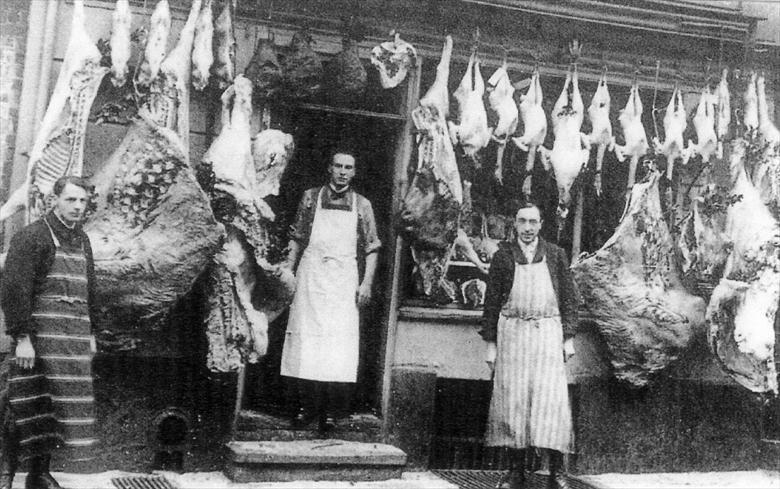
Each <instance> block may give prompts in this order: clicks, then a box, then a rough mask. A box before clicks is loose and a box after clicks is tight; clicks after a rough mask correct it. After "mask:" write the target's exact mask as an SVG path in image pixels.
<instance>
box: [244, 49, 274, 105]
mask: <svg viewBox="0 0 780 489" xmlns="http://www.w3.org/2000/svg"><path fill="white" fill-rule="evenodd" d="M244 71H245V72H246V73H245V76H246V77H247V78H249V80H250V81H251V82H252V87H253V93H254V94H255V96H258V97H262V98H264V99H267V98H269V97H272V96H274V95H276V93H277V92H278V91H279V90H280V89H281V88H282V79H283V73H282V64H281V62H279V55H278V54H277V51H276V45H275V44H274V36H273V34H271V35H270V36H269V37H268V39H265V38H259V39H258V40H257V45H256V46H255V52H254V54H253V55H252V59H251V60H249V64H248V65H247V67H246V70H244Z"/></svg>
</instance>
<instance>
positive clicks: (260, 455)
mask: <svg viewBox="0 0 780 489" xmlns="http://www.w3.org/2000/svg"><path fill="white" fill-rule="evenodd" d="M227 448H228V463H227V465H226V467H225V475H227V476H228V478H230V479H231V480H232V481H234V482H289V481H296V480H328V481H335V480H343V481H377V480H388V479H396V478H398V477H400V476H401V472H402V471H403V468H404V466H405V465H406V454H405V453H404V452H403V451H402V450H400V449H398V448H396V447H394V446H391V445H384V444H381V443H360V442H355V441H348V440H339V439H333V438H330V439H326V440H295V441H232V442H230V443H228V444H227Z"/></svg>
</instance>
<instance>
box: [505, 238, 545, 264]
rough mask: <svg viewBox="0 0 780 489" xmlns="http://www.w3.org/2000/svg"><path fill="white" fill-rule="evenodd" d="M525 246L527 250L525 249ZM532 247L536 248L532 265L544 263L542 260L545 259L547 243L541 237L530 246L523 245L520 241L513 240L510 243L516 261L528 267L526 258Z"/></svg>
mask: <svg viewBox="0 0 780 489" xmlns="http://www.w3.org/2000/svg"><path fill="white" fill-rule="evenodd" d="M523 246H525V248H523ZM531 246H534V248H535V249H536V251H535V252H534V259H533V260H532V261H531V263H538V262H540V261H542V258H544V255H545V241H544V239H542V238H541V237H537V238H536V240H535V241H534V242H533V243H531V244H528V245H523V244H522V243H520V241H518V240H516V239H515V240H513V241H511V243H510V247H511V249H512V255H513V256H514V258H515V261H516V262H517V263H520V264H521V265H527V264H528V259H527V258H526V255H525V251H526V249H528V250H529V251H530V249H531Z"/></svg>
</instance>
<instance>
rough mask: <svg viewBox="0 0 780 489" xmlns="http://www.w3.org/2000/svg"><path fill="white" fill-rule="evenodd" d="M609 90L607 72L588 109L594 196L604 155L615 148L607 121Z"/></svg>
mask: <svg viewBox="0 0 780 489" xmlns="http://www.w3.org/2000/svg"><path fill="white" fill-rule="evenodd" d="M610 100H611V99H610V97H609V88H608V87H607V72H606V70H604V73H603V74H602V75H601V79H600V80H599V84H598V87H596V93H594V94H593V100H591V102H590V106H589V107H588V117H589V118H590V123H591V126H592V129H591V133H590V135H589V136H588V138H589V140H590V144H591V145H596V177H595V178H594V181H593V186H594V187H595V188H596V195H599V196H600V195H601V168H602V166H603V164H604V153H606V151H607V149H609V150H610V151H612V150H613V149H614V148H615V138H614V137H612V123H611V122H610V121H609V106H610Z"/></svg>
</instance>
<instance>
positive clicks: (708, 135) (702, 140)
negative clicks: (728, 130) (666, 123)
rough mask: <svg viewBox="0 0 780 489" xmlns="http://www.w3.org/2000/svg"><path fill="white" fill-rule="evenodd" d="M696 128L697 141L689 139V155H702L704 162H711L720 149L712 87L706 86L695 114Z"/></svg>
mask: <svg viewBox="0 0 780 489" xmlns="http://www.w3.org/2000/svg"><path fill="white" fill-rule="evenodd" d="M693 127H694V128H695V129H696V140H697V141H696V143H694V142H693V141H692V140H690V139H689V140H688V148H687V152H688V157H689V158H690V157H694V156H696V155H699V156H701V161H702V163H705V164H706V163H709V161H710V158H711V157H712V155H714V154H715V153H717V151H718V136H717V135H716V134H715V104H714V101H713V96H712V94H711V93H710V88H709V87H708V86H705V87H704V89H703V90H702V92H701V96H700V97H699V104H698V105H697V106H696V114H694V116H693Z"/></svg>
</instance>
